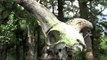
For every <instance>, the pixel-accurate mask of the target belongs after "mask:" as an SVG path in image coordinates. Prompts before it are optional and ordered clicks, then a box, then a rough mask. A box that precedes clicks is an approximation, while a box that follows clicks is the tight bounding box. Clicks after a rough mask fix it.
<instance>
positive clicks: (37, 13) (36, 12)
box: [17, 0, 59, 33]
mask: <svg viewBox="0 0 107 60" xmlns="http://www.w3.org/2000/svg"><path fill="white" fill-rule="evenodd" d="M17 2H18V3H19V4H20V5H22V6H23V7H24V8H25V9H26V10H27V11H29V12H30V13H31V14H32V15H33V16H34V17H35V18H38V19H39V23H40V24H41V26H42V29H43V31H44V33H46V32H47V30H48V29H49V28H50V27H52V26H53V25H55V24H56V23H59V20H58V19H57V18H56V17H55V16H54V15H53V14H52V13H51V12H50V11H49V10H48V9H46V8H45V7H44V6H43V5H40V4H39V3H38V2H36V1H35V0H17ZM53 22H54V23H53Z"/></svg>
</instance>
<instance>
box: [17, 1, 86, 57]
mask: <svg viewBox="0 0 107 60" xmlns="http://www.w3.org/2000/svg"><path fill="white" fill-rule="evenodd" d="M17 2H18V3H19V4H20V5H22V6H23V7H24V8H25V9H27V11H29V12H30V13H31V14H32V15H33V16H34V17H36V18H38V21H39V22H40V24H41V27H42V29H43V32H44V34H45V36H46V37H48V38H49V43H48V45H49V46H53V47H52V48H55V47H57V46H56V45H57V44H60V43H61V44H62V43H64V45H66V46H68V47H71V46H73V45H74V44H75V43H80V42H81V44H82V45H84V46H85V43H84V39H83V36H82V35H81V34H80V33H79V31H77V30H75V28H73V27H72V26H69V25H67V24H65V23H63V22H60V21H59V20H58V19H57V18H56V17H55V16H54V15H53V14H52V13H50V12H49V11H48V10H47V9H46V8H45V7H44V6H41V5H40V4H39V3H38V2H36V1H34V0H17ZM53 22H54V23H53ZM72 33H74V34H76V35H74V34H72ZM52 36H54V37H52ZM54 40H56V41H55V42H54ZM78 40H79V41H80V42H79V41H78ZM54 44H55V45H54ZM64 45H63V46H64ZM59 46H60V45H59ZM80 46H81V45H80ZM74 47H76V46H75V45H74ZM62 48H63V47H60V49H62ZM56 49H57V50H59V48H56ZM73 49H74V48H73ZM76 50H78V49H76ZM74 51H75V49H74ZM62 54H63V53H62ZM60 58H61V59H62V56H60ZM65 58H66V57H65Z"/></svg>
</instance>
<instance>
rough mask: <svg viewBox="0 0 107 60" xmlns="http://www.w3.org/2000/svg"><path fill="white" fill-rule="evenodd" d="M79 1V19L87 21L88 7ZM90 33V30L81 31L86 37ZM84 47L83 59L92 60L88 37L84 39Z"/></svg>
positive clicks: (85, 2) (90, 44)
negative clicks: (85, 47) (85, 48)
mask: <svg viewBox="0 0 107 60" xmlns="http://www.w3.org/2000/svg"><path fill="white" fill-rule="evenodd" d="M78 1H79V6H80V17H81V18H84V19H87V20H88V7H87V1H80V0H78ZM88 31H91V30H90V29H87V28H86V29H83V35H84V36H86V35H87V34H88V33H89V32H88ZM84 40H85V43H86V46H87V51H86V53H85V58H86V60H93V51H92V40H91V37H90V36H86V37H85V38H84Z"/></svg>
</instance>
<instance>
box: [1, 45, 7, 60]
mask: <svg viewBox="0 0 107 60" xmlns="http://www.w3.org/2000/svg"><path fill="white" fill-rule="evenodd" d="M6 56H7V44H3V43H0V60H6Z"/></svg>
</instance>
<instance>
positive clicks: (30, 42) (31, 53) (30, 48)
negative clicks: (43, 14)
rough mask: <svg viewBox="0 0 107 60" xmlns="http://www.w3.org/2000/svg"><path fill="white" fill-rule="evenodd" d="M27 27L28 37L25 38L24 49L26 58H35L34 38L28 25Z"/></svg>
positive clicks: (32, 59) (29, 59)
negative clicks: (25, 44) (25, 47)
mask: <svg viewBox="0 0 107 60" xmlns="http://www.w3.org/2000/svg"><path fill="white" fill-rule="evenodd" d="M27 28H28V39H27V50H26V58H25V59H26V60H37V57H36V56H35V55H36V54H35V39H34V37H33V36H32V33H31V29H30V26H27Z"/></svg>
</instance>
